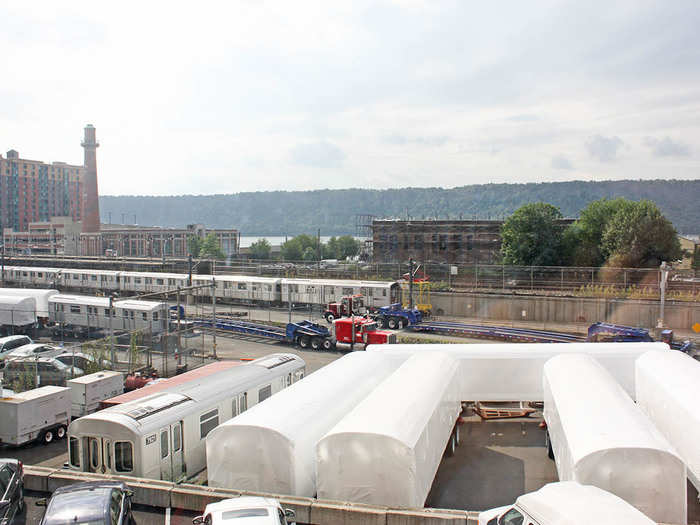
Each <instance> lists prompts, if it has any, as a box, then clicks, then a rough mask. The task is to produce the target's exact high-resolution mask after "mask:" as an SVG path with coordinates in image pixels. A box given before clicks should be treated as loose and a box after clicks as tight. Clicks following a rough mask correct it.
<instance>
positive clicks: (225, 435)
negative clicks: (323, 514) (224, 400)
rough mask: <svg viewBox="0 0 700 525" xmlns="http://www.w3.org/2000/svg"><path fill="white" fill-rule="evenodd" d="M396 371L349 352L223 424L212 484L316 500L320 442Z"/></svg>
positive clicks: (386, 362)
mask: <svg viewBox="0 0 700 525" xmlns="http://www.w3.org/2000/svg"><path fill="white" fill-rule="evenodd" d="M397 367H398V364H397V363H396V362H395V361H394V360H390V359H387V358H386V357H384V356H382V355H378V354H367V353H365V352H355V353H351V354H348V355H346V356H344V357H342V358H340V359H338V360H337V361H334V362H332V363H331V364H329V365H327V366H325V367H323V368H321V369H320V370H318V371H316V372H314V373H313V374H310V375H309V376H307V377H306V378H304V379H303V380H301V381H299V382H297V383H294V384H293V385H292V386H290V387H288V388H286V389H284V390H282V391H281V392H279V393H277V394H275V395H274V396H272V397H271V398H270V399H267V400H266V401H265V402H264V403H261V404H259V405H256V406H254V407H253V408H251V409H250V410H248V411H246V412H243V413H242V414H240V415H239V416H237V417H235V418H233V419H230V420H229V421H227V422H225V423H223V424H222V425H219V426H218V427H217V428H215V429H214V430H212V431H211V432H210V433H209V435H208V436H207V443H206V447H207V475H208V480H209V485H210V486H212V487H226V488H232V489H240V490H250V491H257V492H272V493H276V494H290V495H296V496H309V497H312V496H314V495H315V494H316V474H315V461H316V450H315V447H316V443H317V442H318V440H319V439H321V438H322V437H323V436H324V435H325V434H326V432H328V430H330V429H331V428H332V427H333V426H334V425H335V424H336V423H337V422H338V421H340V420H341V419H342V418H343V416H345V414H347V413H348V412H349V411H351V410H352V409H353V408H354V407H355V405H357V403H359V402H360V401H361V400H362V399H364V398H365V396H367V394H368V393H369V392H370V391H371V390H372V389H373V388H374V387H376V386H377V385H378V384H379V383H380V382H381V381H383V380H384V379H385V378H386V377H387V376H389V374H391V373H392V372H393V371H394V370H396V368H397Z"/></svg>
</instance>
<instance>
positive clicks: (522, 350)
mask: <svg viewBox="0 0 700 525" xmlns="http://www.w3.org/2000/svg"><path fill="white" fill-rule="evenodd" d="M649 350H668V345H666V344H665V343H502V344H454V345H453V344H429V345H370V346H368V347H367V351H368V352H370V353H379V354H383V355H387V356H394V357H395V358H396V359H406V358H407V357H408V356H410V355H414V354H419V353H420V354H422V353H430V352H447V353H449V354H450V355H452V356H453V357H455V358H456V359H458V360H459V362H460V368H459V374H460V377H461V384H460V392H461V399H462V401H542V400H543V397H542V369H543V367H544V364H545V363H546V362H547V360H548V359H550V358H551V357H554V356H555V355H559V354H575V353H583V354H588V355H591V356H593V357H595V358H596V360H598V362H600V364H602V365H603V367H605V369H606V370H608V372H610V373H611V374H612V375H613V377H614V378H615V379H616V380H617V381H618V382H619V383H620V385H622V387H623V388H624V389H625V391H626V392H627V393H628V394H629V395H630V396H632V397H634V395H635V390H634V362H635V360H636V359H637V358H638V357H639V356H640V355H642V354H643V353H645V352H648V351H649Z"/></svg>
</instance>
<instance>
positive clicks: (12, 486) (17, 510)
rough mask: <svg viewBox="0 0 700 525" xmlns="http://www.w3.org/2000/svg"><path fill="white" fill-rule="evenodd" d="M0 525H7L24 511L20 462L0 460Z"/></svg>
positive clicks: (22, 476)
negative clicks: (0, 495)
mask: <svg viewBox="0 0 700 525" xmlns="http://www.w3.org/2000/svg"><path fill="white" fill-rule="evenodd" d="M0 491H2V494H3V496H2V500H0V524H2V525H8V524H9V523H11V522H12V520H13V519H14V518H15V516H17V515H18V514H21V513H22V511H23V510H24V472H23V470H22V462H21V461H18V460H16V459H8V458H2V459H0Z"/></svg>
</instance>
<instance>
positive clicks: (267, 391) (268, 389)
mask: <svg viewBox="0 0 700 525" xmlns="http://www.w3.org/2000/svg"><path fill="white" fill-rule="evenodd" d="M271 395H272V385H267V386H264V387H262V388H261V389H260V390H258V403H260V402H262V401H265V400H266V399H267V398H268V397H270V396H271Z"/></svg>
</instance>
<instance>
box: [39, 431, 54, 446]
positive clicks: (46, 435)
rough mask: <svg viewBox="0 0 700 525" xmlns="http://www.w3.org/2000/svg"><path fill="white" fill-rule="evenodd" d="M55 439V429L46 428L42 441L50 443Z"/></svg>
mask: <svg viewBox="0 0 700 525" xmlns="http://www.w3.org/2000/svg"><path fill="white" fill-rule="evenodd" d="M52 441H53V430H51V429H49V430H44V433H43V434H42V435H41V442H42V443H43V444H44V445H48V444H49V443H51V442H52Z"/></svg>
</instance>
